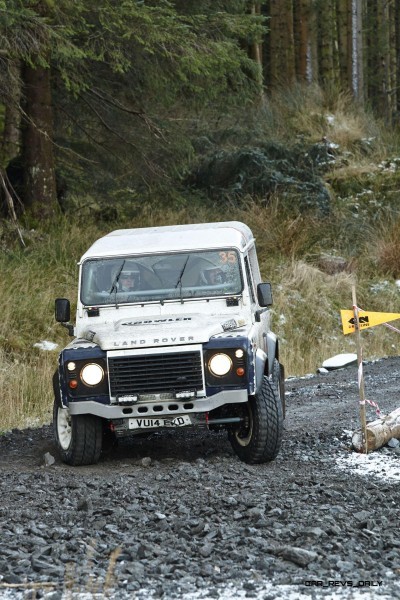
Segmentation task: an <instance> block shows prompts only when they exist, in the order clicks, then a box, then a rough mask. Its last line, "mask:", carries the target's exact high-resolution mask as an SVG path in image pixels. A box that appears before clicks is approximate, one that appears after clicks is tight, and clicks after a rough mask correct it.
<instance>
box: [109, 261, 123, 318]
mask: <svg viewBox="0 0 400 600" xmlns="http://www.w3.org/2000/svg"><path fill="white" fill-rule="evenodd" d="M124 264H125V259H124V260H123V261H122V265H121V266H120V268H119V269H118V273H117V274H116V276H115V277H114V281H113V282H112V286H111V289H110V291H109V292H108V293H109V294H110V295H111V294H112V293H113V292H114V294H115V308H118V303H117V283H118V280H119V278H120V275H121V273H122V269H123V268H124Z"/></svg>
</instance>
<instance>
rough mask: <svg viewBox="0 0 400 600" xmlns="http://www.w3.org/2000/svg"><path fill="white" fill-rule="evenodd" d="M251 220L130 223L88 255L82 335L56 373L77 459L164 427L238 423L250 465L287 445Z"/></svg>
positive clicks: (240, 446)
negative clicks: (112, 440)
mask: <svg viewBox="0 0 400 600" xmlns="http://www.w3.org/2000/svg"><path fill="white" fill-rule="evenodd" d="M254 244H255V240H254V237H253V234H252V232H251V231H250V229H249V228H248V227H247V225H245V224H243V223H240V222H234V221H232V222H226V223H207V224H199V225H177V226H171V227H169V226H168V227H150V228H144V229H121V230H118V231H113V232H111V233H109V234H108V235H106V236H104V237H102V238H101V239H99V240H97V241H96V242H95V243H94V244H93V245H92V246H91V248H89V250H88V251H87V252H86V253H85V254H84V255H83V256H82V258H81V260H80V262H79V291H78V303H77V311H76V325H75V326H73V325H72V324H71V323H70V322H69V321H70V303H69V300H67V299H65V298H58V299H57V300H56V305H55V316H56V320H57V321H58V322H60V323H62V324H63V325H64V326H65V327H67V328H68V330H69V333H70V335H71V336H74V340H73V341H72V342H71V343H70V344H69V345H68V346H67V347H66V348H64V350H62V352H61V353H60V356H59V366H58V369H57V371H56V373H55V375H54V394H55V402H54V432H55V438H56V442H57V446H58V449H59V451H60V453H61V456H62V459H63V460H64V461H65V462H66V463H68V464H71V465H85V464H92V463H95V462H97V461H98V460H99V458H100V455H101V452H102V447H103V441H104V440H105V439H107V438H110V436H111V435H112V436H116V438H118V437H122V436H127V435H135V434H140V433H143V432H144V431H147V432H153V431H155V430H160V429H163V428H177V427H206V428H208V429H216V430H220V429H221V428H224V429H227V431H228V436H229V440H230V442H231V444H232V447H233V450H234V451H235V453H236V454H237V456H238V457H239V458H240V459H241V460H243V461H245V462H247V463H261V462H265V461H270V460H273V459H274V458H275V457H276V455H277V454H278V451H279V447H280V444H281V438H282V429H283V418H284V376H283V367H282V365H281V364H280V362H279V345H278V340H277V337H276V335H274V333H272V332H271V331H270V311H269V307H270V306H271V304H272V294H271V286H270V284H269V283H262V282H261V277H260V270H259V266H258V262H257V255H256V249H255V245H254Z"/></svg>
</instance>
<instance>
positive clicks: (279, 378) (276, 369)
mask: <svg viewBox="0 0 400 600" xmlns="http://www.w3.org/2000/svg"><path fill="white" fill-rule="evenodd" d="M272 386H273V388H274V390H275V393H276V394H277V395H278V396H279V398H280V399H281V404H282V414H283V419H285V417H286V401H285V371H284V367H283V365H282V364H281V363H280V362H279V361H278V359H277V358H275V359H274V362H273V365H272Z"/></svg>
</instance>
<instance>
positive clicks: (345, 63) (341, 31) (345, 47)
mask: <svg viewBox="0 0 400 600" xmlns="http://www.w3.org/2000/svg"><path fill="white" fill-rule="evenodd" d="M349 6H351V0H337V8H336V15H337V32H338V53H339V81H340V87H341V89H342V90H344V91H346V90H352V56H351V53H352V44H351V19H349V12H350V15H351V11H350V10H349ZM349 41H350V43H349Z"/></svg>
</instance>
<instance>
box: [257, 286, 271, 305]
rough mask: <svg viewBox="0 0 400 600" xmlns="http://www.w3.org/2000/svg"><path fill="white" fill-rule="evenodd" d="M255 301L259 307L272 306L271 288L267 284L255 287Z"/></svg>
mask: <svg viewBox="0 0 400 600" xmlns="http://www.w3.org/2000/svg"><path fill="white" fill-rule="evenodd" d="M257 300H258V304H259V306H272V287H271V284H270V283H269V282H267V283H259V284H258V285H257Z"/></svg>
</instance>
